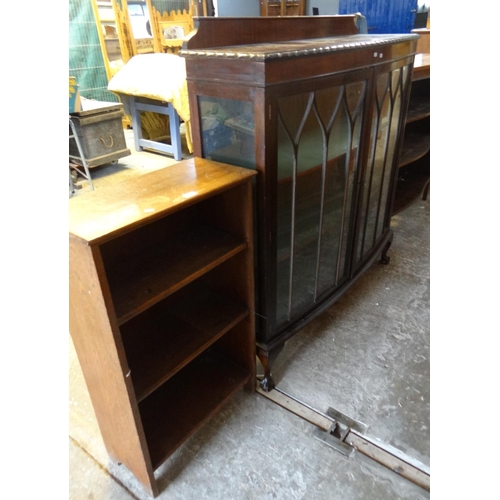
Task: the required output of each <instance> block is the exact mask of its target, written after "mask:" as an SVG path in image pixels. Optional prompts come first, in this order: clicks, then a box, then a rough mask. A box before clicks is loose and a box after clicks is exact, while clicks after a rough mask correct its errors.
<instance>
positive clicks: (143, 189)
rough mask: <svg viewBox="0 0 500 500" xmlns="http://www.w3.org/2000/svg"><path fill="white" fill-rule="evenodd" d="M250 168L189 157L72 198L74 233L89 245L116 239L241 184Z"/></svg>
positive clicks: (70, 211)
mask: <svg viewBox="0 0 500 500" xmlns="http://www.w3.org/2000/svg"><path fill="white" fill-rule="evenodd" d="M256 174H257V172H256V171H255V170H249V169H245V168H240V167H234V166H231V165H225V164H223V163H218V162H213V161H210V160H205V159H202V158H190V159H188V160H184V161H181V162H179V163H176V164H174V165H172V166H169V167H166V168H162V169H160V170H156V171H154V172H151V173H149V174H144V175H142V176H140V177H136V178H134V179H130V180H128V181H124V182H121V183H119V184H116V185H114V186H109V187H104V188H101V189H98V190H96V191H92V192H90V193H86V194H85V195H84V196H81V197H76V198H71V199H70V200H69V232H70V235H73V236H76V237H78V238H81V239H82V240H84V241H86V242H88V243H89V244H99V243H102V242H104V241H108V240H110V239H113V238H114V237H117V236H119V235H120V234H123V233H125V232H127V231H129V230H131V229H134V228H136V227H140V226H142V225H144V224H147V223H149V222H152V221H153V220H155V219H158V218H161V217H163V216H166V215H169V214H170V213H173V212H175V211H177V210H179V209H181V208H184V207H187V206H189V205H192V204H194V203H197V202H198V201H201V200H203V199H205V198H208V197H210V196H212V195H215V194H217V193H218V192H221V191H224V190H225V189H228V188H230V187H233V186H236V185H238V184H241V183H242V182H244V181H246V179H248V178H249V177H252V176H253V175H256Z"/></svg>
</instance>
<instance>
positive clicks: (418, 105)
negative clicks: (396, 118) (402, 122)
mask: <svg viewBox="0 0 500 500" xmlns="http://www.w3.org/2000/svg"><path fill="white" fill-rule="evenodd" d="M430 115H431V104H430V101H429V97H428V96H419V95H416V96H415V98H414V100H413V101H410V105H409V107H408V114H407V116H406V123H412V122H415V121H418V120H422V119H423V118H427V117H428V116H430Z"/></svg>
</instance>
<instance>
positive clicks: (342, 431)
mask: <svg viewBox="0 0 500 500" xmlns="http://www.w3.org/2000/svg"><path fill="white" fill-rule="evenodd" d="M256 390H257V392H258V393H259V394H261V395H262V396H264V397H265V398H267V399H269V400H271V401H273V402H274V403H276V404H278V405H279V406H281V407H283V408H285V409H286V410H288V411H290V412H292V413H294V414H295V415H297V416H299V417H301V418H302V419H304V420H306V421H307V422H309V423H311V424H313V425H315V426H316V429H314V431H313V435H314V437H315V438H317V439H319V440H320V441H322V442H323V443H325V444H327V445H328V446H330V447H331V448H333V449H334V450H336V451H338V452H339V453H342V454H343V455H345V456H346V457H350V456H351V455H352V453H353V452H354V451H359V452H360V453H362V454H363V455H365V456H367V457H368V458H371V459H372V460H375V461H376V462H378V463H379V464H381V465H383V466H385V467H387V468H388V469H390V470H392V471H394V472H395V473H397V474H399V475H400V476H402V477H404V478H406V479H408V480H409V481H411V482H413V483H415V484H417V485H418V486H420V487H421V488H423V489H424V490H426V491H429V492H430V469H429V467H427V466H426V465H425V464H422V463H421V462H419V461H418V460H415V459H414V458H412V457H409V456H407V455H406V454H405V453H403V452H402V451H400V450H398V449H396V448H393V447H391V446H389V445H386V444H384V443H381V442H379V441H378V440H374V439H372V438H368V437H367V436H365V435H364V434H365V432H366V430H367V429H368V426H367V425H365V424H363V423H362V422H359V421H358V420H355V419H353V418H351V417H349V416H347V415H345V414H343V413H341V412H339V411H338V410H335V409H333V408H328V411H327V412H326V414H325V413H322V412H320V411H318V410H316V409H314V408H312V407H311V406H309V405H308V404H306V403H304V402H302V401H300V400H298V399H297V398H295V397H293V396H291V395H290V394H287V393H286V392H284V391H282V390H281V389H279V388H277V387H276V388H275V389H273V390H272V391H270V392H266V391H264V390H263V389H262V388H261V387H260V385H259V381H258V380H257V388H256Z"/></svg>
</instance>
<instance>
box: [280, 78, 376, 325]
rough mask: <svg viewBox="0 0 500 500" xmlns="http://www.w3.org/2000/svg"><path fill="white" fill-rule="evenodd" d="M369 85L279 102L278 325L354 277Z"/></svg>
mask: <svg viewBox="0 0 500 500" xmlns="http://www.w3.org/2000/svg"><path fill="white" fill-rule="evenodd" d="M366 94H367V82H366V81H365V80H363V81H359V82H354V83H349V84H345V85H339V86H334V87H330V88H325V89H322V90H317V91H315V92H306V93H303V94H298V95H292V96H288V97H283V98H281V99H279V101H278V193H277V205H278V213H277V284H276V286H277V289H276V311H277V313H276V325H277V328H280V327H283V326H284V325H285V324H286V323H287V322H289V321H291V320H293V319H294V318H295V317H298V316H299V315H300V314H302V313H303V312H304V311H306V310H307V309H308V308H310V307H312V306H313V305H314V303H315V302H316V300H317V299H318V298H319V297H321V295H322V294H324V293H326V292H330V291H331V290H333V289H334V288H336V287H338V286H339V285H341V284H342V283H343V281H345V280H346V279H347V278H348V274H347V273H348V266H349V263H348V261H347V255H348V245H349V238H350V229H351V228H352V222H353V221H352V217H353V203H354V196H353V194H354V182H355V178H356V174H357V171H358V168H359V161H360V158H359V152H360V150H359V144H360V139H361V129H362V117H363V114H364V109H365V106H366Z"/></svg>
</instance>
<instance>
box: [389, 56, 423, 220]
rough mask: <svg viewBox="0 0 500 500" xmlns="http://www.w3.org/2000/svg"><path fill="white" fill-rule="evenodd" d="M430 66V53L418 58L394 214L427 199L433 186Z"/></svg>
mask: <svg viewBox="0 0 500 500" xmlns="http://www.w3.org/2000/svg"><path fill="white" fill-rule="evenodd" d="M430 65H431V56H430V54H417V55H416V56H415V63H414V67H413V78H412V84H411V93H410V101H409V105H408V113H407V115H406V125H405V132H404V139H403V147H402V150H401V155H400V160H399V171H398V181H397V187H396V192H395V198H394V206H393V211H392V213H393V215H395V214H397V213H399V212H401V211H402V210H404V209H405V208H407V207H408V206H409V205H411V204H412V203H413V202H415V201H416V200H417V199H419V198H423V199H426V198H427V193H428V189H429V186H430V154H431V144H430V116H431V105H430V81H431V78H430Z"/></svg>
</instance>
